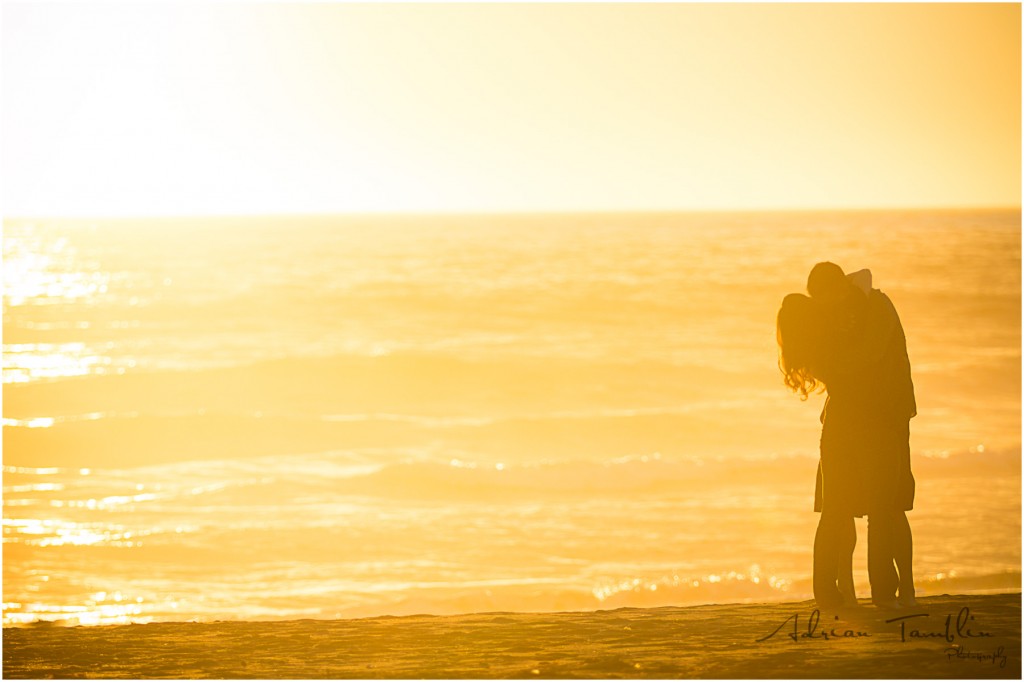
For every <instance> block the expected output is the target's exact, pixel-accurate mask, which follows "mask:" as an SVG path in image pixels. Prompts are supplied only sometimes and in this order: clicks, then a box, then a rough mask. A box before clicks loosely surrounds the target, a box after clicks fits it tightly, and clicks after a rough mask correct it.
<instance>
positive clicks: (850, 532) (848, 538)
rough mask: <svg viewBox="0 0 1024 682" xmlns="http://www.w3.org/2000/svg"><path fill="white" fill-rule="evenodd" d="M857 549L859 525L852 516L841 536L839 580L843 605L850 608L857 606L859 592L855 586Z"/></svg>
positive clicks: (845, 524) (842, 529)
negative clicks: (854, 564)
mask: <svg viewBox="0 0 1024 682" xmlns="http://www.w3.org/2000/svg"><path fill="white" fill-rule="evenodd" d="M856 547H857V525H856V523H855V522H854V520H853V517H852V516H850V517H848V518H847V519H845V520H844V521H843V524H842V527H841V532H840V535H839V554H838V556H839V560H838V566H837V569H838V573H839V575H838V578H839V591H840V592H841V593H842V595H843V603H844V604H846V605H848V606H855V605H856V604H857V590H856V589H854V586H853V550H854V549H856Z"/></svg>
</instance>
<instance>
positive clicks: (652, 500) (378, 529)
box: [3, 210, 1021, 625]
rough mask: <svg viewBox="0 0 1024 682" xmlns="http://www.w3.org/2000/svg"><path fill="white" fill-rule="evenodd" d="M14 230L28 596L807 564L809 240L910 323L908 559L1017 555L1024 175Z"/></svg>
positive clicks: (665, 599) (741, 572) (403, 609)
mask: <svg viewBox="0 0 1024 682" xmlns="http://www.w3.org/2000/svg"><path fill="white" fill-rule="evenodd" d="M3 259H4V260H3V280H4V291H3V358H4V362H3V382H4V387H3V509H4V514H3V519H4V520H3V525H4V535H3V542H4V547H3V550H4V551H3V559H4V561H3V602H4V605H3V622H4V624H5V625H18V624H24V623H31V622H35V621H40V620H52V621H60V622H62V623H64V624H72V625H74V624H84V625H91V624H106V623H126V622H150V621H167V620H199V621H208V620H234V619H244V620H261V619H296V618H336V617H361V616H376V615H386V614H390V615H405V614H415V613H434V614H451V613H468V612H483V611H563V610H592V609H609V608H618V607H623V606H662V605H683V604H698V603H721V602H738V601H739V602H742V601H757V602H764V601H781V600H794V599H805V598H809V597H810V594H811V590H810V571H811V551H812V542H813V536H814V529H815V525H816V523H817V515H816V514H815V513H814V512H813V506H812V504H813V493H814V477H815V471H816V466H817V456H818V452H817V449H818V437H819V434H820V423H819V421H818V415H819V412H820V409H821V405H822V402H823V396H821V395H816V396H813V397H812V398H811V399H809V400H807V401H801V400H800V399H799V398H798V397H797V396H796V395H794V394H792V393H790V392H788V391H787V390H786V388H785V387H784V386H783V384H782V380H781V374H780V372H779V369H778V366H777V347H776V342H775V315H776V313H777V311H778V307H779V305H780V303H781V301H782V298H783V296H785V295H786V294H787V293H790V292H795V291H803V289H804V286H805V283H806V277H807V273H808V272H809V270H810V269H811V267H812V266H813V265H814V264H815V263H816V262H818V261H821V260H831V261H833V262H836V263H838V264H839V265H841V266H842V267H843V268H844V269H845V270H846V271H847V272H850V271H853V270H857V269H860V268H869V269H870V270H871V272H872V275H873V281H874V286H875V287H877V288H879V289H881V290H883V291H884V292H886V293H887V294H888V295H889V296H890V298H891V299H892V301H893V302H894V304H895V305H896V307H897V310H898V311H899V313H900V316H901V319H902V322H903V326H904V329H905V330H906V334H907V340H908V349H909V353H910V358H911V363H912V367H913V378H914V383H915V387H916V391H917V401H918V411H919V414H918V416H917V417H916V418H915V419H914V420H913V421H912V423H911V446H912V453H913V454H912V461H913V468H914V474H915V476H916V479H917V499H916V503H915V508H914V510H913V511H912V512H909V518H910V522H911V526H912V528H913V531H914V542H915V572H916V582H917V586H918V594H922V595H926V594H942V593H951V592H983V591H1006V590H1019V589H1020V585H1021V577H1020V568H1021V525H1020V522H1021V502H1020V491H1021V471H1020V462H1021V446H1020V426H1021V425H1020V419H1021V383H1020V382H1021V317H1020V315H1021V215H1020V211H1019V210H986V211H967V210H963V211H847V212H772V213H676V214H654V213H651V214H594V215H588V214H564V215H461V216H401V215H400V216H340V217H330V216H322V217H308V216H296V217H286V216H282V217H239V218H162V219H153V218H147V219H110V220H99V219H97V220H57V219H52V220H47V219H40V220H29V219H7V220H5V221H4V224H3ZM858 524H859V525H858V532H859V542H858V548H857V554H856V563H855V578H856V581H857V584H858V590H859V592H860V595H861V596H868V592H867V573H866V561H865V558H866V549H865V545H866V542H865V540H866V526H865V525H864V524H863V521H859V522H858Z"/></svg>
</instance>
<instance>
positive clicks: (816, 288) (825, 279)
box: [807, 261, 850, 305]
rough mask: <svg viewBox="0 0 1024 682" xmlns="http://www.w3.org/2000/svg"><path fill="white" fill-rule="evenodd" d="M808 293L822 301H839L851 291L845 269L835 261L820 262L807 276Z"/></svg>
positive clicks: (827, 302) (828, 302)
mask: <svg viewBox="0 0 1024 682" xmlns="http://www.w3.org/2000/svg"><path fill="white" fill-rule="evenodd" d="M807 293H809V294H810V295H811V296H812V297H814V299H815V300H819V301H821V302H822V303H825V304H826V305H827V304H830V303H838V302H839V301H842V300H843V299H845V298H846V296H847V295H848V294H849V293H850V283H849V282H848V281H847V280H846V275H845V274H844V273H843V269H842V268H841V267H839V266H838V265H836V264H835V263H829V262H828V261H825V262H824V263H818V264H817V265H815V266H814V267H813V268H811V274H810V275H808V276H807Z"/></svg>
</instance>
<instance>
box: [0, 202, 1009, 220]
mask: <svg viewBox="0 0 1024 682" xmlns="http://www.w3.org/2000/svg"><path fill="white" fill-rule="evenodd" d="M1020 210H1021V204H1016V205H1013V204H1007V205H955V206H882V207H866V206H846V207H843V206H838V207H799V208H735V209H733V208H666V209H629V208H625V209H555V210H538V209H513V210H457V209H456V210H396V211H388V210H374V211H332V210H327V211H267V212H262V213H249V212H238V213H232V212H219V211H217V212H208V213H201V212H192V213H184V212H183V213H125V214H101V213H94V214H90V213H35V214H34V213H22V214H6V213H3V214H0V220H3V221H7V220H18V221H23V220H162V219H166V220H171V219H175V220H188V219H214V218H221V219H230V218H234V219H241V218H245V219H252V218H265V219H267V218H385V217H410V218H411V217H419V218H428V217H467V218H468V217H497V216H504V217H531V216H536V217H539V216H562V215H564V216H570V215H572V216H581V215H587V216H599V215H678V214H708V213H713V214H720V213H733V214H737V213H885V212H907V213H911V212H913V213H927V212H935V213H938V212H943V213H952V212H960V211H962V212H969V211H986V212H996V211H1018V212H1019V211H1020Z"/></svg>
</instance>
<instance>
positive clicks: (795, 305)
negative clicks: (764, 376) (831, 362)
mask: <svg viewBox="0 0 1024 682" xmlns="http://www.w3.org/2000/svg"><path fill="white" fill-rule="evenodd" d="M775 338H776V340H777V341H778V342H779V369H780V370H782V377H783V381H784V382H785V384H786V386H788V387H789V388H790V389H792V390H793V391H795V392H796V393H798V394H799V395H800V399H801V400H807V396H809V395H810V394H811V393H816V392H817V393H820V392H821V391H823V390H824V389H825V384H824V383H823V382H822V381H821V379H819V378H818V377H816V376H815V372H814V370H815V367H816V366H817V365H818V364H819V358H820V353H821V344H822V340H823V339H822V325H821V319H820V312H819V310H818V307H817V304H816V303H815V302H814V301H813V300H812V299H811V298H810V297H809V296H805V295H804V294H789V295H788V296H786V298H784V299H782V307H781V308H779V315H778V317H777V318H776V321H775Z"/></svg>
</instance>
